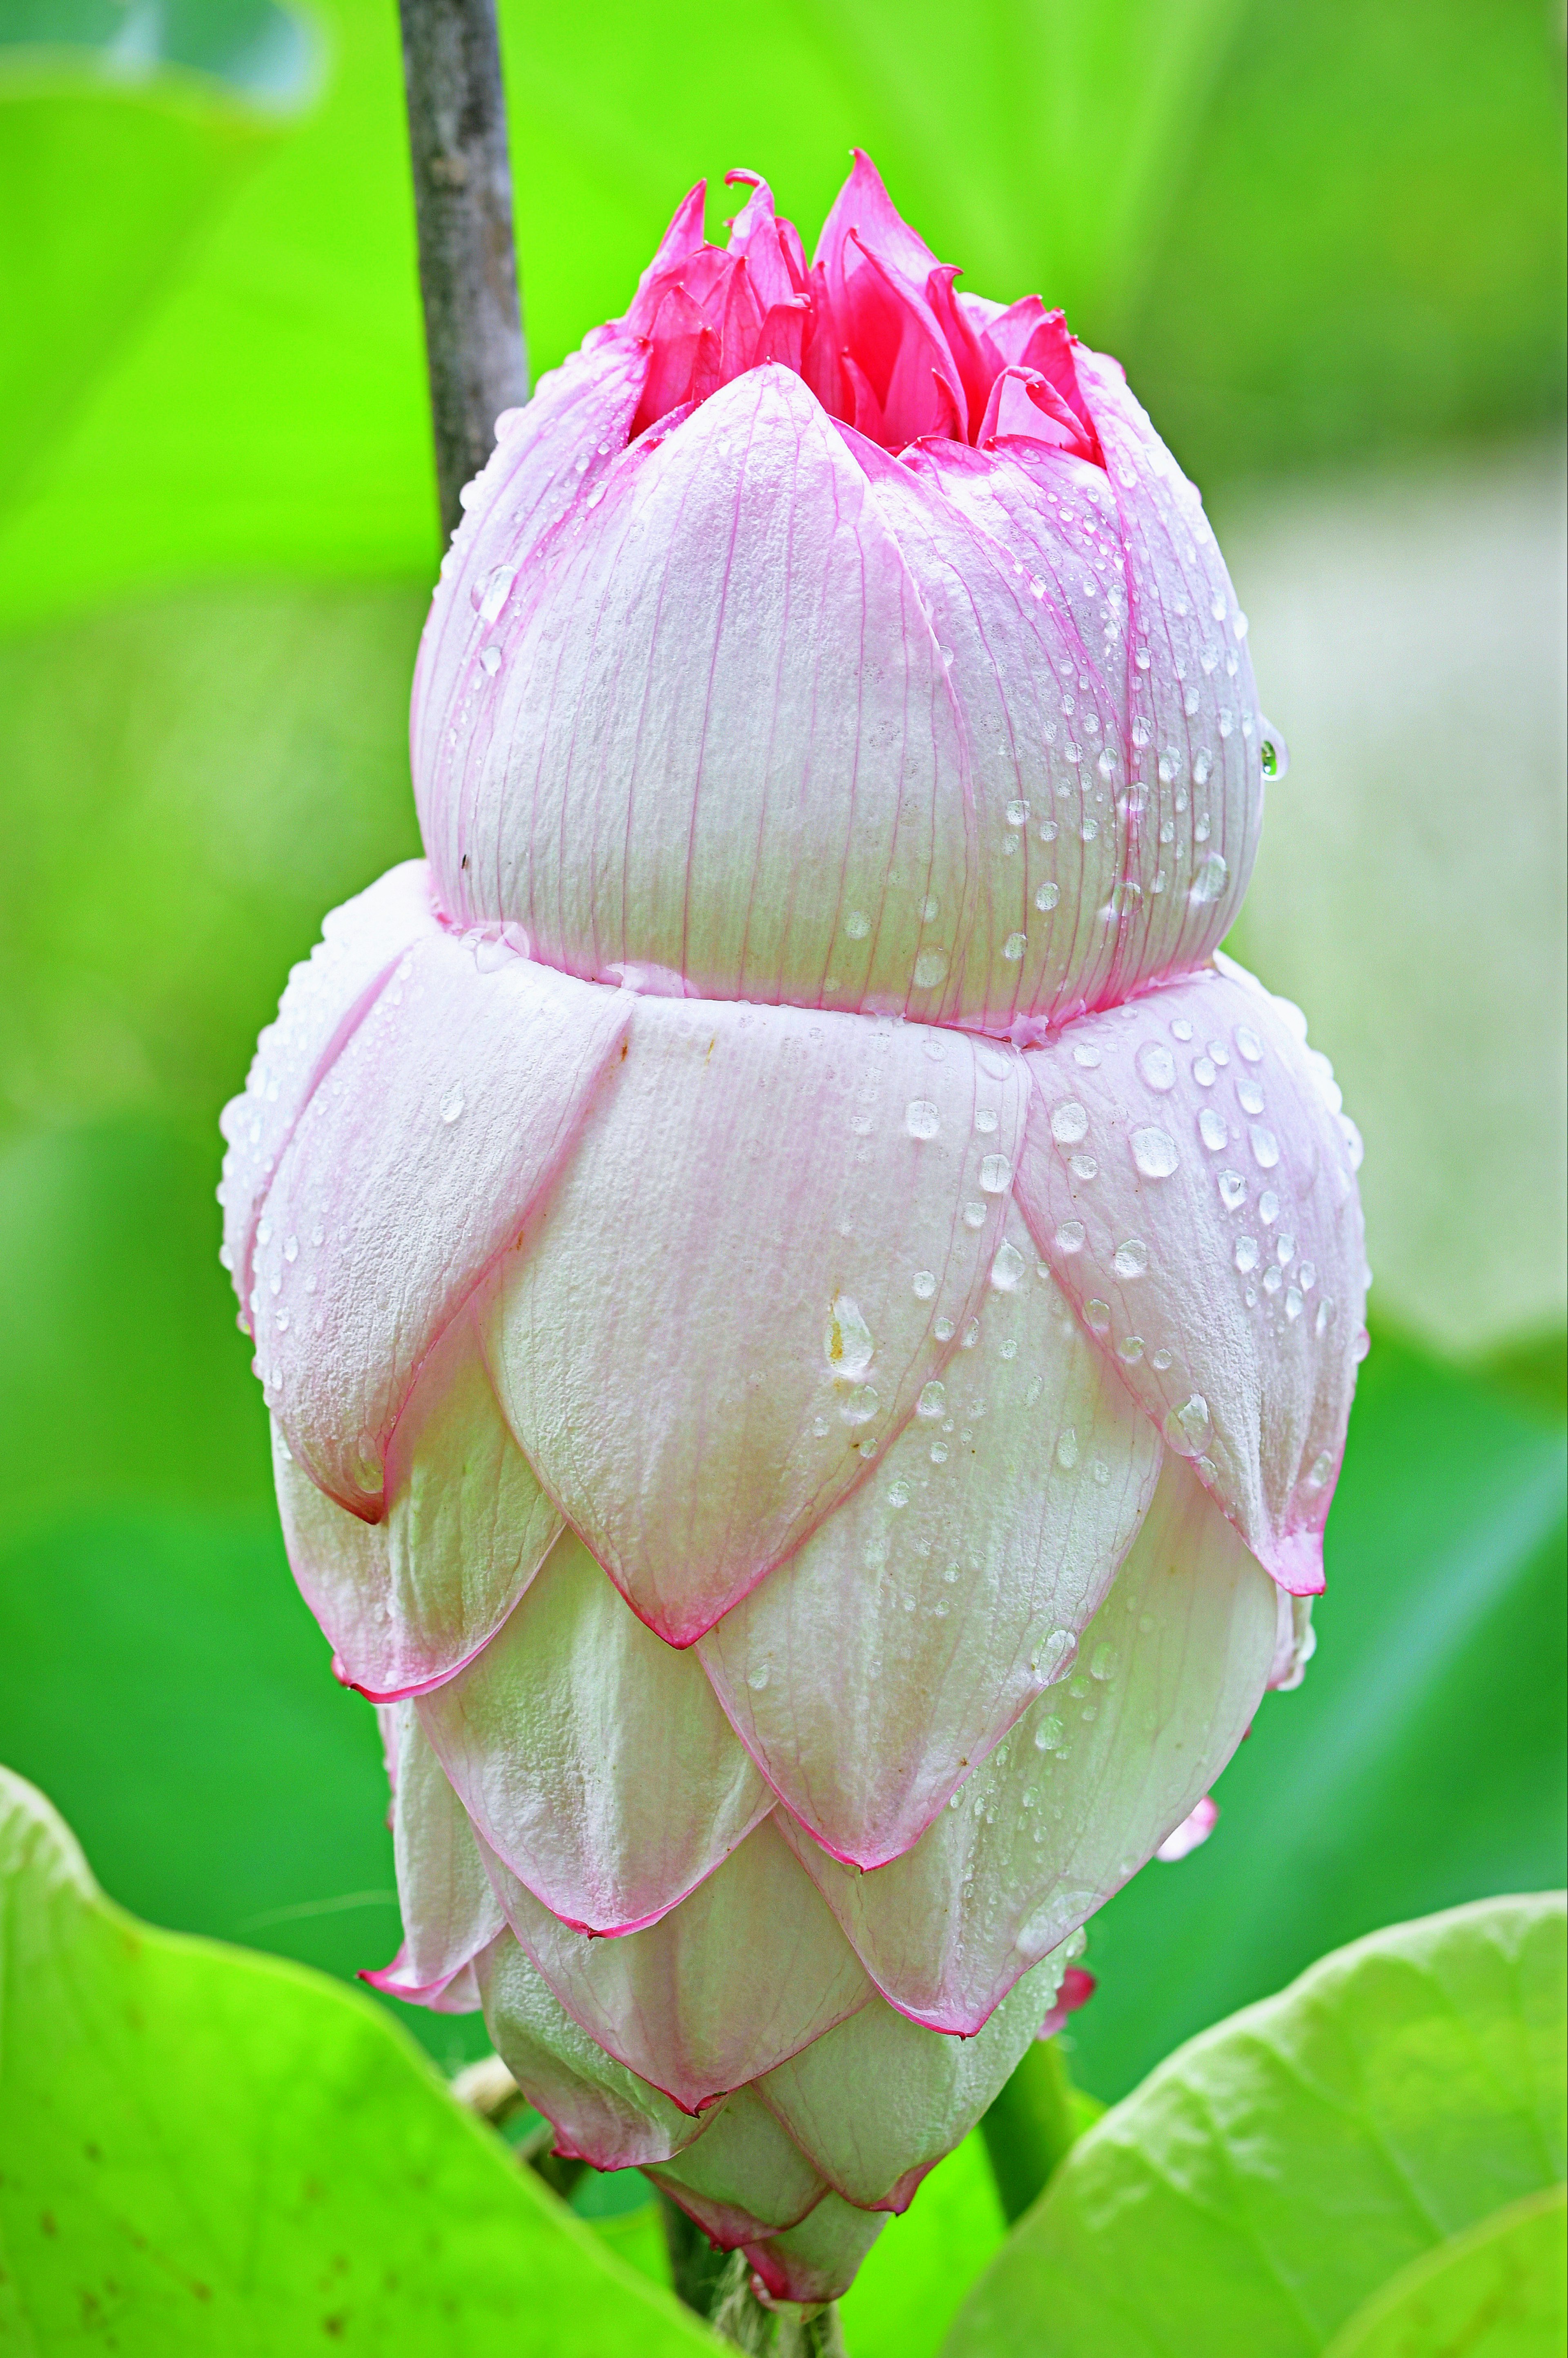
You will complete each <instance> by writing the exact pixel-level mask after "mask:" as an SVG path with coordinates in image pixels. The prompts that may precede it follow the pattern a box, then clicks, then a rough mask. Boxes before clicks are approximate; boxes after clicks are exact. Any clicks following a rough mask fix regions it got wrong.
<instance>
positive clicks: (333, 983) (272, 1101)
mask: <svg viewBox="0 0 1568 2358" xmlns="http://www.w3.org/2000/svg"><path fill="white" fill-rule="evenodd" d="M435 930H436V916H435V912H434V910H433V909H432V907H431V905H430V888H429V871H428V870H427V867H426V865H425V862H424V861H423V860H405V861H404V862H403V865H402V866H401V867H400V868H393V869H389V870H388V871H387V873H386V874H385V875H384V876H383V877H382V878H381V879H380V881H379V882H377V883H374V884H373V885H371V887H370V888H369V890H368V891H367V892H361V893H360V894H359V895H358V896H357V898H356V899H354V900H352V901H347V902H345V903H344V904H343V906H342V907H341V909H334V910H333V911H332V912H331V914H330V915H329V916H328V918H327V919H326V921H325V923H324V924H323V925H322V927H321V939H320V940H319V942H318V944H317V945H316V947H315V948H314V949H313V950H312V951H311V953H310V956H309V957H308V958H307V959H305V960H304V961H303V962H302V963H301V964H300V965H298V966H297V967H296V968H294V971H293V973H292V974H291V975H290V976H289V978H288V987H287V990H285V992H284V994H283V998H282V1000H281V1001H280V1002H279V1004H278V1010H277V1017H276V1022H272V1023H269V1024H268V1025H267V1027H266V1029H265V1031H264V1032H263V1033H262V1035H261V1038H260V1039H259V1040H258V1041H257V1042H256V1053H255V1055H254V1058H253V1059H252V1062H251V1069H250V1073H249V1076H247V1078H246V1081H245V1087H244V1092H243V1096H240V1097H237V1098H231V1099H230V1101H229V1103H228V1104H227V1105H226V1106H225V1107H224V1109H223V1111H222V1117H221V1119H220V1124H219V1126H220V1128H221V1129H222V1133H223V1136H224V1137H225V1139H227V1141H228V1152H227V1153H226V1154H225V1155H224V1157H223V1179H222V1185H221V1186H220V1188H219V1190H218V1200H219V1202H220V1203H221V1204H222V1206H223V1265H224V1267H225V1268H226V1269H228V1270H229V1271H232V1275H233V1280H234V1291H235V1293H237V1294H238V1295H239V1297H240V1311H241V1324H242V1325H243V1326H244V1327H245V1328H246V1330H247V1331H248V1332H250V1333H253V1334H254V1331H255V1328H254V1323H253V1312H252V1309H251V1305H250V1295H251V1287H252V1262H253V1259H254V1250H255V1239H256V1227H257V1223H258V1221H259V1220H260V1218H261V1216H262V1205H263V1203H264V1202H265V1196H266V1191H267V1189H268V1187H269V1186H270V1185H271V1184H272V1179H273V1174H274V1173H275V1172H276V1169H277V1165H278V1161H279V1158H280V1157H281V1155H282V1153H283V1150H284V1148H285V1147H286V1146H287V1143H288V1141H289V1139H290V1138H291V1137H292V1135H293V1132H294V1126H295V1124H296V1122H297V1120H299V1117H300V1115H301V1113H302V1112H303V1111H304V1109H305V1108H306V1106H307V1105H308V1102H309V1100H310V1098H311V1095H312V1093H313V1091H314V1090H315V1089H316V1088H317V1087H318V1086H319V1083H320V1081H321V1078H322V1076H323V1075H324V1074H326V1073H327V1072H328V1071H329V1070H330V1066H331V1065H332V1062H333V1059H334V1058H335V1057H336V1056H337V1055H338V1053H339V1051H340V1049H341V1047H342V1045H343V1043H344V1042H345V1041H346V1040H347V1039H348V1037H349V1035H350V1033H351V1032H352V1031H353V1029H354V1027H355V1025H356V1024H357V1023H359V1022H362V1020H363V1017H364V1014H365V1011H366V1010H367V1008H368V1007H369V1006H370V1005H371V1002H372V1001H373V999H374V998H375V996H376V993H377V992H378V991H379V990H381V988H382V986H383V985H384V982H385V981H386V979H387V977H388V976H389V975H390V974H391V972H392V969H393V968H394V967H395V965H396V964H397V962H398V960H399V958H400V957H402V956H403V953H404V951H405V950H406V948H407V947H408V946H409V944H410V943H411V942H413V941H416V940H417V939H419V938H421V937H422V936H427V935H430V934H433V933H434V932H435Z"/></svg>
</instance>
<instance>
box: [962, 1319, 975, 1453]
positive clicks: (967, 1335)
mask: <svg viewBox="0 0 1568 2358" xmlns="http://www.w3.org/2000/svg"><path fill="white" fill-rule="evenodd" d="M979 1339H980V1322H979V1319H978V1318H971V1319H970V1321H969V1323H968V1325H967V1326H966V1327H965V1329H964V1331H963V1333H962V1335H961V1336H959V1337H958V1348H959V1350H960V1351H972V1350H973V1349H974V1347H975V1345H976V1344H977V1343H978V1342H979ZM976 1413H977V1415H978V1414H979V1413H980V1412H979V1411H978V1410H977V1412H976ZM963 1437H964V1439H965V1440H966V1441H968V1437H969V1436H968V1433H965V1435H964V1436H963Z"/></svg>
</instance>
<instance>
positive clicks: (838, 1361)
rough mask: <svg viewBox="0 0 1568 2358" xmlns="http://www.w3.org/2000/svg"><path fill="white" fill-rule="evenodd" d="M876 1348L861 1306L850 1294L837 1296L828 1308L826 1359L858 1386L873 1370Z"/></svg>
mask: <svg viewBox="0 0 1568 2358" xmlns="http://www.w3.org/2000/svg"><path fill="white" fill-rule="evenodd" d="M822 1356H823V1357H824V1358H825V1359H826V1360H827V1365H828V1367H829V1368H831V1369H832V1371H833V1373H834V1374H835V1375H836V1376H843V1377H847V1378H848V1379H849V1381H850V1382H851V1383H854V1382H856V1381H857V1380H858V1379H860V1377H861V1376H863V1375H864V1374H865V1372H866V1369H867V1368H869V1367H870V1366H871V1361H872V1359H873V1358H874V1357H875V1356H876V1345H875V1343H874V1342H873V1341H872V1340H871V1328H870V1327H869V1326H868V1325H867V1324H866V1322H865V1320H864V1318H863V1317H862V1316H861V1315H860V1303H858V1302H856V1301H855V1300H854V1298H853V1297H852V1296H851V1295H849V1294H848V1293H836V1294H835V1295H834V1297H833V1299H832V1301H831V1303H829V1304H828V1309H827V1328H826V1330H825V1332H824V1334H823V1337H822Z"/></svg>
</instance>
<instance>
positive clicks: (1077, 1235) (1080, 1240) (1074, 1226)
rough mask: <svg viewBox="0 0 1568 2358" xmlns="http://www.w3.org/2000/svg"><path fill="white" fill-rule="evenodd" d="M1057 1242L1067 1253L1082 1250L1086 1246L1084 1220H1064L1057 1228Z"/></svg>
mask: <svg viewBox="0 0 1568 2358" xmlns="http://www.w3.org/2000/svg"><path fill="white" fill-rule="evenodd" d="M1056 1243H1057V1246H1058V1247H1059V1249H1061V1250H1062V1251H1063V1252H1065V1253H1076V1252H1081V1251H1082V1250H1083V1248H1084V1224H1083V1222H1082V1220H1062V1221H1059V1222H1058V1224H1057V1228H1056Z"/></svg>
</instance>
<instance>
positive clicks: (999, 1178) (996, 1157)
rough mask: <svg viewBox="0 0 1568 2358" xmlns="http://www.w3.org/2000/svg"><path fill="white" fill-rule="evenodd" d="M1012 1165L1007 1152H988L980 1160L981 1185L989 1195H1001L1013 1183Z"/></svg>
mask: <svg viewBox="0 0 1568 2358" xmlns="http://www.w3.org/2000/svg"><path fill="white" fill-rule="evenodd" d="M1011 1180H1012V1165H1011V1163H1010V1162H1009V1161H1008V1159H1007V1157H1006V1155H1005V1154H987V1155H985V1156H983V1157H982V1158H981V1162H980V1185H981V1186H982V1187H983V1188H984V1189H985V1191H986V1194H987V1195H1001V1194H1002V1193H1003V1192H1004V1190H1005V1189H1006V1188H1007V1187H1008V1186H1009V1185H1010V1184H1011Z"/></svg>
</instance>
